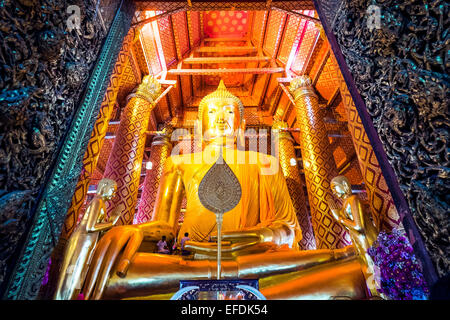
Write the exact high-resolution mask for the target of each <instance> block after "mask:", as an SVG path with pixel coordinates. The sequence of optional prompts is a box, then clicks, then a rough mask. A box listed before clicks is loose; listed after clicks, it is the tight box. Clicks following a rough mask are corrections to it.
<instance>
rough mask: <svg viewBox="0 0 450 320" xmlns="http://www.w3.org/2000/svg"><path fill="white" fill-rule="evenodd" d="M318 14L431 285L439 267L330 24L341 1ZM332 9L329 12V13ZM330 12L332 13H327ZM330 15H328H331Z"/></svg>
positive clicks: (321, 6)
mask: <svg viewBox="0 0 450 320" xmlns="http://www.w3.org/2000/svg"><path fill="white" fill-rule="evenodd" d="M313 1H314V6H315V8H316V11H317V13H318V15H319V18H320V21H321V23H322V26H323V28H324V31H325V34H326V36H327V39H328V41H329V43H330V46H331V49H332V50H333V53H334V55H335V57H336V60H337V62H338V64H339V68H340V70H341V73H342V76H343V77H344V80H345V82H346V84H347V87H348V90H349V91H350V94H351V96H352V98H353V101H354V103H355V106H356V109H357V111H358V114H359V116H360V118H361V122H362V123H363V126H364V129H365V130H366V133H367V136H368V138H369V140H370V143H371V145H372V147H373V150H374V152H375V155H376V157H377V160H378V162H379V164H380V167H381V171H382V172H383V176H384V178H385V180H386V184H387V185H388V187H389V190H390V192H391V195H392V198H393V200H394V204H395V206H396V208H397V211H398V213H399V214H400V216H401V217H402V223H403V226H404V228H405V231H406V234H407V236H408V238H409V240H410V242H411V243H412V246H413V248H414V253H415V254H416V256H417V258H418V259H420V261H421V262H422V266H423V274H424V277H425V278H426V281H427V282H428V284H429V285H430V286H431V285H432V284H433V283H435V282H436V281H437V279H438V276H437V273H436V270H435V267H434V265H433V263H432V262H431V259H430V256H429V254H428V251H427V249H426V247H425V244H424V241H423V239H422V236H421V235H420V233H419V231H418V229H417V226H416V224H415V222H414V219H413V217H412V214H411V211H410V208H409V206H408V203H407V201H406V199H405V196H404V194H403V192H402V191H401V189H400V186H399V183H398V180H397V176H396V175H395V172H394V170H393V168H392V166H391V164H390V163H389V161H388V158H387V155H386V152H385V151H384V149H383V144H382V142H381V140H380V138H379V136H378V133H377V131H376V129H375V127H374V125H373V122H372V119H371V117H370V115H369V113H368V111H367V107H366V105H365V103H364V101H363V99H362V97H361V95H360V94H359V92H358V89H357V88H356V84H355V81H354V79H353V76H352V74H351V73H350V70H349V68H348V66H347V63H346V61H345V59H344V56H343V54H342V51H341V49H340V47H339V44H338V42H337V39H336V37H335V35H334V33H333V32H332V28H331V26H330V24H329V20H330V19H331V20H332V19H334V16H330V12H331V13H334V14H336V11H337V10H338V9H339V7H340V4H341V2H342V1H341V0H330V1H320V0H313ZM327 9H328V10H327ZM327 11H328V12H327ZM327 13H328V15H327Z"/></svg>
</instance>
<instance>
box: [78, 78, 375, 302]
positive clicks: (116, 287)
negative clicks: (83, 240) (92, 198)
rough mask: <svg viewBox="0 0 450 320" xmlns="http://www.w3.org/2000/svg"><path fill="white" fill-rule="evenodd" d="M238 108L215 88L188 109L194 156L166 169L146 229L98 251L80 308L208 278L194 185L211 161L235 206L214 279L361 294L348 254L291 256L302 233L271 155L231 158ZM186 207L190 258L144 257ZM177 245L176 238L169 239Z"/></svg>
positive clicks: (161, 294)
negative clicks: (194, 130)
mask: <svg viewBox="0 0 450 320" xmlns="http://www.w3.org/2000/svg"><path fill="white" fill-rule="evenodd" d="M243 113H244V107H243V105H242V102H241V101H240V100H239V99H238V98H237V97H236V96H234V95H233V94H231V93H230V92H229V91H228V90H227V89H226V88H225V86H224V84H223V82H222V81H221V83H220V84H219V87H218V89H217V90H216V91H215V92H213V93H211V94H209V95H207V96H205V97H204V98H203V99H202V101H201V103H200V106H199V110H198V126H199V127H200V128H201V130H200V131H201V132H202V134H203V135H202V137H203V142H204V145H205V146H204V148H203V150H201V151H199V152H194V153H191V154H184V155H172V156H171V157H169V158H168V159H167V160H166V163H165V166H164V171H163V174H162V178H161V182H160V186H159V191H158V194H157V199H156V203H155V207H154V212H153V220H152V221H150V222H146V223H143V224H139V225H126V226H117V227H114V228H112V229H111V230H110V231H108V232H107V233H106V234H105V235H104V236H103V237H102V238H101V239H100V241H99V242H98V244H97V246H96V249H95V253H94V255H93V259H92V262H91V264H90V266H89V271H88V274H87V276H86V281H85V283H84V287H83V289H82V292H83V294H84V296H85V298H86V299H101V298H103V299H124V298H142V297H146V298H148V299H152V298H170V295H171V294H173V293H174V292H176V291H177V290H178V287H179V281H180V280H183V279H191V280H193V279H215V278H216V276H217V275H216V273H217V271H216V270H217V269H216V266H217V262H216V261H215V258H216V256H217V244H216V243H214V242H208V240H209V239H210V238H211V236H212V239H214V238H215V234H214V233H215V232H216V217H215V214H214V213H213V212H211V211H208V210H207V209H206V208H205V207H203V206H202V204H201V203H200V200H199V196H198V189H199V184H200V182H201V181H202V179H203V177H204V176H205V174H206V173H207V172H208V170H209V169H210V168H211V166H212V165H213V164H214V163H215V161H216V160H217V159H218V157H219V154H222V155H223V159H224V160H225V162H226V163H227V164H228V166H229V167H230V168H231V170H232V171H233V173H234V175H235V176H236V177H237V179H238V180H239V183H240V185H241V189H242V197H241V200H240V202H239V203H238V204H237V206H236V207H234V209H232V210H231V211H229V212H226V213H225V214H224V216H223V224H222V230H223V232H222V239H223V240H224V241H223V246H222V256H223V257H224V261H222V271H221V278H222V279H227V278H259V279H260V288H261V289H262V291H261V292H262V293H263V294H265V295H266V297H267V298H269V299H270V298H280V299H283V298H305V297H306V298H308V297H309V298H311V297H314V298H322V299H327V298H330V297H333V296H340V295H343V296H350V297H353V298H363V297H365V294H366V291H365V290H366V289H365V286H364V277H363V276H362V273H361V271H360V268H359V263H357V262H356V261H355V258H354V254H355V252H354V249H353V247H346V248H343V249H338V250H312V251H299V250H298V241H300V240H301V237H302V233H301V230H300V227H299V224H298V221H297V217H296V214H295V210H294V208H293V205H292V202H291V199H290V196H289V192H288V190H287V186H286V181H285V179H284V177H283V174H282V171H281V169H280V168H279V164H278V162H277V159H276V158H275V157H273V156H269V155H265V154H261V153H258V152H255V151H242V150H237V147H236V140H237V139H236V134H235V131H236V130H238V129H239V130H240V131H241V132H243V130H244V129H245V122H244V120H243ZM183 194H185V196H186V199H187V207H186V212H185V215H184V221H183V224H182V226H181V229H180V230H179V232H178V234H185V233H186V232H187V233H189V237H190V238H191V241H187V242H186V244H185V249H186V250H189V251H191V252H193V253H194V255H193V257H194V258H193V259H192V258H191V259H188V258H185V257H182V256H167V255H160V254H154V253H148V252H142V251H145V247H147V248H148V246H146V243H149V242H156V241H158V240H159V239H161V237H162V236H163V235H165V236H166V237H167V239H169V240H171V239H174V238H175V236H176V233H177V232H176V231H177V222H178V219H179V214H180V207H181V201H182V196H183ZM178 238H181V237H178Z"/></svg>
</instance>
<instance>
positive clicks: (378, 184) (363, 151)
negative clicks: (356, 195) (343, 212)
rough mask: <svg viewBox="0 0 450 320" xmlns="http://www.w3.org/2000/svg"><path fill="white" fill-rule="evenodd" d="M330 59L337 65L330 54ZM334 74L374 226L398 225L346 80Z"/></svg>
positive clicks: (392, 202) (391, 226)
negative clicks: (337, 81) (337, 78)
mask: <svg viewBox="0 0 450 320" xmlns="http://www.w3.org/2000/svg"><path fill="white" fill-rule="evenodd" d="M332 59H333V62H334V63H335V64H336V65H337V62H336V60H335V59H334V56H333V55H332ZM338 74H339V75H338V77H339V86H340V92H341V96H342V101H343V103H344V106H345V108H346V110H347V116H348V130H349V131H350V133H351V135H352V140H353V145H354V147H355V151H356V155H357V157H358V162H359V167H360V169H361V174H362V177H363V180H364V185H365V188H366V191H367V198H368V201H369V205H370V209H371V211H372V217H373V219H374V222H375V224H376V226H377V227H378V228H379V229H378V230H387V231H390V230H391V229H392V228H397V227H399V225H400V224H401V219H400V216H399V215H398V213H397V209H396V208H395V204H394V200H392V195H391V192H390V191H389V189H388V187H387V184H386V181H385V179H384V176H383V173H382V172H381V167H380V165H379V163H378V160H377V157H376V156H375V153H374V151H373V148H372V145H371V144H370V141H369V138H368V137H367V134H366V131H365V129H364V126H363V124H362V121H361V118H360V117H359V114H358V111H357V110H356V107H355V103H354V102H353V99H352V96H351V95H350V92H349V91H348V88H347V84H346V83H345V80H344V78H343V76H342V74H341V73H340V72H338Z"/></svg>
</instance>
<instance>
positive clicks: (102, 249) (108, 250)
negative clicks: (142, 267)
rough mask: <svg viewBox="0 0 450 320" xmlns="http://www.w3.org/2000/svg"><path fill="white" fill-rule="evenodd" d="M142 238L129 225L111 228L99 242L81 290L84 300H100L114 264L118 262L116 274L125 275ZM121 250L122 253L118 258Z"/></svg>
mask: <svg viewBox="0 0 450 320" xmlns="http://www.w3.org/2000/svg"><path fill="white" fill-rule="evenodd" d="M143 237H144V236H143V232H142V231H141V230H140V229H139V228H137V227H136V226H131V225H129V226H117V227H113V228H112V229H111V230H109V231H108V232H107V233H106V234H105V235H104V236H103V237H102V238H101V239H100V240H99V242H98V243H97V245H96V247H95V249H94V252H93V256H92V260H91V262H90V264H89V267H88V272H87V275H86V280H85V282H84V286H83V289H82V293H83V295H84V298H85V299H86V300H89V299H95V300H98V299H100V298H101V296H102V293H103V290H104V288H105V286H106V283H107V281H108V279H109V274H110V272H111V269H112V268H113V266H114V265H116V262H118V267H117V273H118V274H126V271H127V270H128V266H129V264H130V261H131V259H132V257H133V256H134V254H135V253H136V251H137V249H138V248H139V246H140V244H141V242H142V239H143ZM123 249H124V250H123ZM122 250H123V253H122V255H121V256H120V257H119V253H120V252H121V251H122ZM118 257H119V258H118Z"/></svg>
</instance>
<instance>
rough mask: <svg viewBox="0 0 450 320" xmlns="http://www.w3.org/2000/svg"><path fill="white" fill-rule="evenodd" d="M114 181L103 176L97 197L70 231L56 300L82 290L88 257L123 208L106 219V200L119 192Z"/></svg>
mask: <svg viewBox="0 0 450 320" xmlns="http://www.w3.org/2000/svg"><path fill="white" fill-rule="evenodd" d="M116 190H117V185H116V183H115V181H114V180H111V179H102V180H100V182H99V183H98V187H97V192H96V194H95V196H94V199H92V201H91V202H90V203H89V205H88V207H87V209H86V212H85V214H84V215H83V218H82V219H81V221H80V223H79V224H78V226H77V227H76V228H75V230H74V231H73V233H72V234H71V236H70V238H69V240H68V242H67V245H66V248H65V251H64V258H63V262H62V264H61V269H60V274H59V279H58V285H57V289H56V292H55V300H67V299H71V298H72V297H73V295H74V294H75V292H76V291H77V290H80V289H81V285H82V281H83V280H84V275H85V271H86V267H87V265H88V264H89V257H90V255H91V253H92V249H94V246H95V244H96V243H97V240H98V237H99V234H100V232H101V231H104V230H107V229H109V228H111V227H112V226H113V225H114V224H115V223H116V222H117V220H118V219H119V218H120V212H121V211H120V210H119V209H121V208H120V207H119V208H118V209H117V208H116V209H115V210H114V212H113V214H112V215H111V217H110V219H109V221H105V218H106V205H105V201H108V200H111V199H112V198H113V197H114V196H115V193H116Z"/></svg>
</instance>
